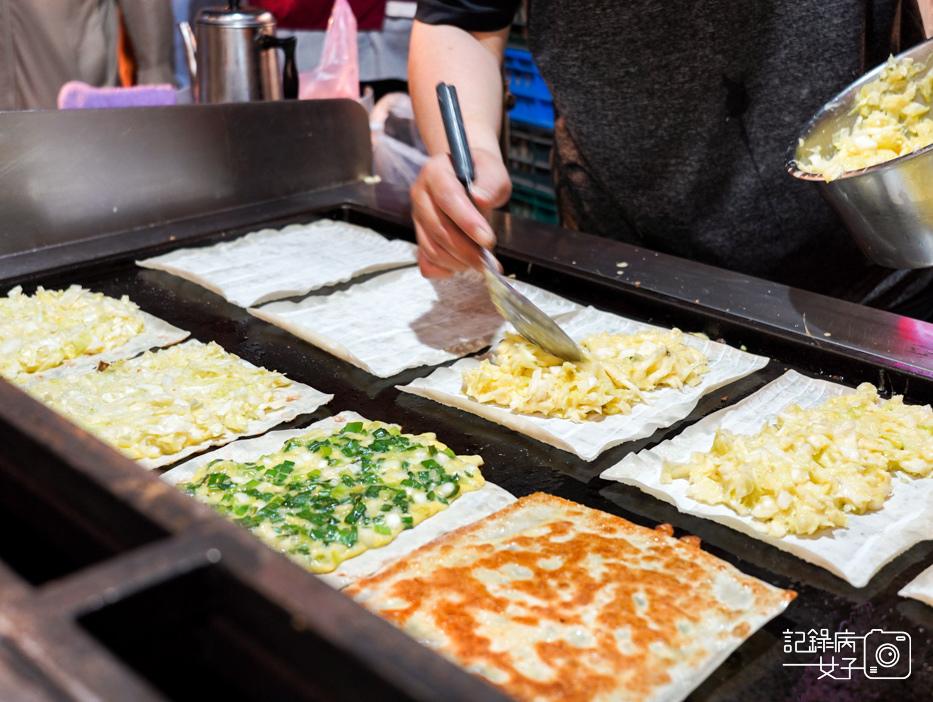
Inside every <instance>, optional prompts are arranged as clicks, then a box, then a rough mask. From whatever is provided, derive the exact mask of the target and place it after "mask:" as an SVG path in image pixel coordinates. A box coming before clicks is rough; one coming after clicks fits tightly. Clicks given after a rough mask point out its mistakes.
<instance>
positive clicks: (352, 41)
mask: <svg viewBox="0 0 933 702" xmlns="http://www.w3.org/2000/svg"><path fill="white" fill-rule="evenodd" d="M298 97H299V98H301V99H302V100H309V99H313V98H352V99H354V100H359V99H360V59H359V50H358V49H357V44H356V17H354V16H353V10H351V9H350V3H349V2H348V1H347V0H336V2H335V3H334V9H333V10H332V11H331V13H330V20H329V21H328V22H327V34H326V35H325V37H324V50H323V52H322V53H321V62H320V63H319V64H318V66H317V68H315V69H314V70H311V71H306V72H304V73H302V74H300V75H299V76H298Z"/></svg>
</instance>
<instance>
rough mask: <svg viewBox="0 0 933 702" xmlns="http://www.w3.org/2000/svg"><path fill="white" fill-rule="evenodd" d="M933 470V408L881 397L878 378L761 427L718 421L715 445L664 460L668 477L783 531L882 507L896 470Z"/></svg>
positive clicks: (920, 473)
mask: <svg viewBox="0 0 933 702" xmlns="http://www.w3.org/2000/svg"><path fill="white" fill-rule="evenodd" d="M931 470H933V410H931V409H930V406H929V405H905V404H904V402H903V398H902V397H901V396H899V395H895V396H894V397H892V398H891V399H890V400H884V401H882V400H881V399H880V398H879V397H878V391H877V390H876V389H875V387H874V386H873V385H871V384H870V383H863V384H861V385H859V387H858V389H857V391H856V392H855V393H853V394H849V395H840V396H838V397H834V398H832V399H830V400H827V401H826V402H824V403H823V404H822V405H820V406H819V407H815V408H813V409H807V410H804V409H801V408H800V407H798V406H796V405H791V406H789V407H787V408H786V409H785V410H784V411H783V412H781V414H779V415H778V417H777V418H776V419H775V420H774V421H773V422H769V423H767V424H765V425H764V427H762V429H761V431H760V432H759V433H758V434H756V435H755V436H745V435H742V434H733V433H732V432H730V431H728V430H726V429H721V428H720V429H719V431H717V433H716V439H715V442H714V443H713V447H712V449H710V451H709V452H708V453H699V452H698V453H694V454H693V455H692V456H691V457H690V460H689V461H688V462H686V463H668V462H665V464H664V467H663V472H662V477H661V481H662V482H664V483H670V482H671V481H672V480H674V479H678V478H679V479H686V480H689V481H690V486H689V487H688V488H687V495H688V496H689V497H692V498H693V499H695V500H698V501H699V502H705V503H707V504H711V505H716V504H724V505H728V506H729V507H731V508H732V509H733V510H735V511H736V512H738V513H739V514H741V515H751V516H752V517H753V518H754V519H755V523H754V526H755V528H756V529H757V530H759V531H761V532H763V533H766V534H770V535H772V536H777V537H781V536H784V535H785V534H812V533H814V532H815V531H817V530H819V529H823V528H826V527H836V526H846V524H847V523H848V521H847V520H848V517H847V515H848V514H852V513H854V514H862V513H864V512H866V511H869V510H877V509H880V508H881V505H882V503H883V502H884V501H885V499H886V498H887V496H888V495H889V494H890V493H891V473H892V472H894V471H903V472H904V473H907V474H909V475H911V476H914V477H918V478H921V477H923V478H925V477H929V475H930V472H931Z"/></svg>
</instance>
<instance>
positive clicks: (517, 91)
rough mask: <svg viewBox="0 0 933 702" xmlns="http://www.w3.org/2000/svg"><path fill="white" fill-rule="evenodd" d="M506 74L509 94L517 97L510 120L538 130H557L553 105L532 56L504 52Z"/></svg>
mask: <svg viewBox="0 0 933 702" xmlns="http://www.w3.org/2000/svg"><path fill="white" fill-rule="evenodd" d="M505 73H506V75H507V76H508V77H509V92H510V93H512V95H514V96H515V107H513V108H512V109H511V110H510V111H509V118H510V119H512V120H513V121H516V122H525V123H526V124H533V125H535V126H538V127H546V128H547V129H553V128H554V103H553V101H552V100H551V92H550V91H549V90H548V89H547V85H545V83H544V80H543V79H542V78H541V74H540V73H538V67H537V66H535V62H534V60H532V58H531V54H530V53H528V52H527V51H524V50H523V49H514V48H507V49H506V50H505Z"/></svg>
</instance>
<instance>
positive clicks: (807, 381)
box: [602, 371, 933, 587]
mask: <svg viewBox="0 0 933 702" xmlns="http://www.w3.org/2000/svg"><path fill="white" fill-rule="evenodd" d="M851 392H854V390H853V389H851V388H847V387H845V386H843V385H838V384H836V383H830V382H827V381H825V380H816V379H813V378H807V377H805V376H803V375H800V374H799V373H796V372H794V371H788V372H787V373H785V374H784V375H782V376H781V377H780V378H778V379H777V380H775V381H773V382H771V383H769V384H768V385H766V386H765V387H763V388H762V389H761V390H759V391H758V392H756V393H754V394H753V395H750V396H749V397H747V398H745V399H744V400H742V401H741V402H738V403H736V404H735V405H734V406H732V407H728V408H726V409H722V410H720V411H718V412H715V413H713V414H711V415H709V416H707V417H704V418H703V419H702V420H700V421H699V422H697V423H696V424H694V425H693V426H691V427H689V428H687V429H685V430H684V431H683V433H681V434H680V435H678V436H676V437H674V438H673V439H669V440H667V441H664V442H662V443H660V444H658V445H657V446H655V447H654V448H653V449H650V450H647V451H640V452H639V453H637V454H630V455H628V456H626V457H625V458H624V459H622V461H620V462H619V463H618V464H616V465H614V466H612V467H611V468H609V469H607V470H606V471H604V472H603V474H602V477H603V478H605V479H606V480H616V481H618V482H620V483H626V484H628V485H635V486H636V487H638V488H639V489H641V490H642V491H644V492H647V493H648V494H649V495H653V496H654V497H657V498H659V499H661V500H664V501H665V502H669V503H671V504H673V505H674V506H675V507H677V509H679V510H680V511H681V512H685V513H686V514H692V515H694V516H697V517H703V518H705V519H711V520H713V521H714V522H718V523H720V524H724V525H725V526H728V527H730V528H732V529H735V530H737V531H740V532H742V533H744V534H748V535H749V536H751V537H753V538H755V539H759V540H761V541H764V542H765V543H768V544H771V545H772V546H775V547H777V548H779V549H781V550H782V551H787V552H788V553H792V554H793V555H795V556H797V557H798V558H801V559H803V560H805V561H808V562H809V563H814V564H815V565H818V566H820V567H821V568H825V569H826V570H828V571H829V572H831V573H833V574H834V575H837V576H839V577H840V578H842V579H844V580H846V581H848V582H849V583H851V584H852V585H854V586H855V587H864V586H865V585H867V584H868V582H869V581H870V580H871V578H872V577H873V576H874V575H875V573H877V572H878V571H879V570H880V569H881V568H882V567H883V566H884V565H885V564H886V563H888V562H889V561H890V560H891V559H893V558H895V557H896V556H897V555H899V554H900V553H903V552H904V551H906V550H907V549H908V548H910V547H911V546H913V545H914V544H916V543H918V542H920V541H924V540H926V539H929V538H931V537H933V480H931V479H921V480H916V479H906V481H905V480H904V479H902V478H901V477H900V475H899V474H896V475H894V478H893V487H892V492H891V495H890V496H889V497H888V499H887V500H886V501H885V503H884V506H883V507H882V508H881V509H880V510H878V511H875V512H866V513H865V514H850V515H849V517H848V518H849V523H848V527H846V528H836V529H831V530H830V529H824V530H821V531H819V532H817V533H816V534H814V535H811V536H798V535H793V534H791V535H788V536H784V537H781V538H777V537H774V536H770V535H768V534H763V533H761V532H759V531H758V530H756V529H755V527H754V526H753V524H755V523H756V520H754V519H753V518H751V517H750V516H749V517H743V516H740V515H739V514H737V513H736V512H734V511H733V510H732V509H731V508H729V507H727V506H725V505H708V504H705V503H702V502H697V501H696V500H694V499H692V498H690V497H687V495H686V492H687V488H688V487H689V485H690V483H689V481H687V480H679V479H678V480H674V481H673V482H671V483H668V484H666V485H665V484H662V483H661V469H662V466H663V463H664V460H665V459H667V460H670V461H674V462H683V461H687V460H689V458H690V456H691V455H692V454H693V453H694V452H696V451H708V450H709V449H710V448H711V447H712V445H713V440H714V438H715V436H716V430H717V428H719V427H720V426H722V427H724V428H726V429H728V430H730V431H732V432H735V433H741V434H749V435H753V434H757V433H758V432H759V431H760V430H761V427H762V426H763V425H764V423H765V422H767V421H769V420H771V419H774V418H775V417H776V416H777V415H778V414H779V413H780V412H781V411H782V410H783V409H784V408H785V407H787V406H788V405H792V404H796V405H799V406H800V407H802V408H804V409H809V408H812V407H817V406H818V405H820V404H822V403H823V402H825V401H826V400H828V399H829V398H831V397H834V396H836V395H841V394H845V393H851ZM757 523H760V522H757Z"/></svg>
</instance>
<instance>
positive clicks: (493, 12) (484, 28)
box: [415, 0, 521, 32]
mask: <svg viewBox="0 0 933 702" xmlns="http://www.w3.org/2000/svg"><path fill="white" fill-rule="evenodd" d="M520 2H521V0H418V11H417V13H416V14H415V19H417V20H418V21H419V22H424V23H425V24H452V25H454V26H455V27H460V29H465V30H467V31H468V32H495V31H497V30H499V29H505V28H506V27H508V26H509V25H511V24H512V18H513V17H515V11H516V10H517V9H518V6H519V4H520Z"/></svg>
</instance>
